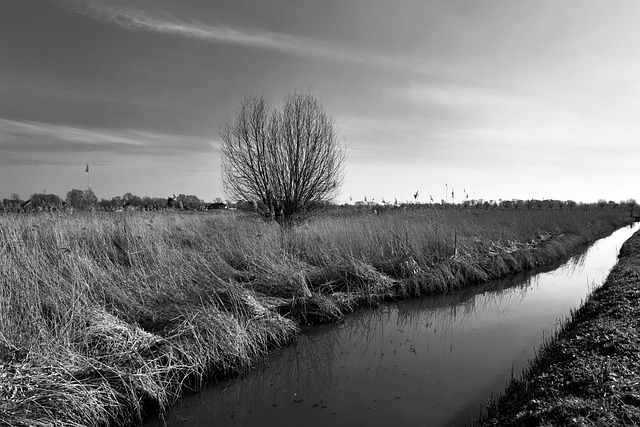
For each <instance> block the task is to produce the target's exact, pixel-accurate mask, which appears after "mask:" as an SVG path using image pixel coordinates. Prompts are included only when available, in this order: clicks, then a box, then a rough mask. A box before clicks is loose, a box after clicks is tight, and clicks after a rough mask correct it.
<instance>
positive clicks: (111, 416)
mask: <svg viewBox="0 0 640 427" xmlns="http://www.w3.org/2000/svg"><path fill="white" fill-rule="evenodd" d="M630 221H631V219H630V218H629V212H628V211H622V210H586V211H483V210H473V211H467V210H463V209H451V210H440V209H421V210H408V211H403V210H401V209H400V210H392V211H388V212H385V213H382V214H379V215H375V214H371V213H358V214H354V215H324V216H323V215H321V216H318V217H316V218H315V219H313V220H311V221H309V222H307V223H305V224H303V225H300V226H297V227H295V228H294V229H292V230H289V231H282V229H281V228H279V227H278V226H277V225H276V224H273V223H266V222H264V221H262V220H261V219H259V218H255V217H251V216H250V215H247V214H244V213H240V212H215V213H204V214H193V213H191V214H186V213H177V212H176V213H128V212H122V213H111V214H107V213H94V214H90V213H87V214H77V215H56V214H39V215H3V216H0V275H1V276H0V277H1V282H0V423H8V424H9V425H30V426H34V425H35V426H38V425H65V426H69V425H71V426H73V425H96V426H98V425H120V424H138V423H140V422H141V420H142V419H143V418H145V417H149V416H153V414H154V413H155V412H157V411H162V410H163V408H166V407H167V406H168V405H170V404H171V403H172V402H174V401H175V399H177V398H178V396H179V395H180V393H181V392H182V391H184V390H185V388H198V387H199V386H200V385H201V383H202V381H203V380H205V379H215V378H216V377H217V376H224V375H234V374H237V373H239V372H242V371H243V370H244V369H246V368H247V367H249V366H251V364H252V363H255V362H256V361H257V360H259V359H260V358H261V357H263V356H264V355H266V354H267V353H268V351H269V350H270V349H271V348H273V347H274V346H281V345H284V344H285V343H287V342H288V341H289V340H291V339H293V338H294V337H295V336H296V334H297V333H298V332H299V326H300V325H302V324H305V323H309V322H318V321H334V320H337V319H339V318H340V317H342V316H343V315H344V314H345V313H348V312H349V311H351V310H353V309H355V308H356V307H360V306H366V305H374V304H378V303H380V302H381V301H383V300H385V299H392V298H406V297H415V296H419V295H426V294H429V293H434V292H446V291H447V290H450V289H453V288H456V287H461V286H469V285H472V284H474V283H480V282H484V281H487V280H490V279H492V278H497V277H502V276H505V275H508V274H510V273H513V272H516V271H521V270H525V269H530V268H533V267H536V266H538V265H543V264H546V263H549V262H551V261H555V260H558V259H560V258H562V257H564V256H566V255H568V254H569V253H570V252H571V251H573V250H576V249H577V248H578V247H580V246H581V245H584V244H586V243H587V242H590V241H593V240H595V239H596V238H598V237H601V236H603V235H605V234H608V233H610V232H612V231H613V230H615V229H617V228H619V227H621V226H623V225H626V224H628V223H629V222H630Z"/></svg>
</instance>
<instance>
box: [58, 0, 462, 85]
mask: <svg viewBox="0 0 640 427" xmlns="http://www.w3.org/2000/svg"><path fill="white" fill-rule="evenodd" d="M67 3H69V4H71V5H72V6H73V9H74V10H76V11H78V12H80V13H84V14H86V15H89V16H91V17H92V18H94V19H97V20H100V21H105V22H111V23H113V24H116V25H119V26H121V27H124V28H128V29H131V30H138V31H150V32H156V33H164V34H173V35H177V36H180V37H185V38H193V39H198V40H202V41H206V42H213V43H227V44H236V45H241V46H246V47H252V48H258V49H268V50H274V51H279V52H283V53H288V54H292V55H299V56H305V57H314V58H320V59H330V60H337V61H343V62H350V63H353V62H356V63H361V64H363V65H367V66H369V67H371V66H377V67H385V68H394V69H403V70H407V71H411V72H413V73H415V72H416V71H422V72H433V73H439V72H442V71H443V67H442V66H441V65H439V64H435V63H432V62H429V61H425V60H422V59H420V58H415V57H412V58H407V57H404V58H401V57H399V56H385V55H380V54H374V53H371V52H366V51H363V50H358V49H353V48H350V47H347V46H344V45H339V44H335V43H328V42H325V41H321V40H315V39H308V38H304V37H299V36H296V35H293V34H285V33H279V32H272V31H256V30H252V29H249V28H241V27H235V26H234V27H232V26H228V25H224V24H220V23H204V22H199V21H198V20H196V19H194V18H190V17H189V18H187V17H177V16H173V15H169V14H167V13H164V12H162V11H159V10H157V9H154V8H151V7H149V6H146V7H134V6H132V3H131V2H126V3H118V2H111V3H109V4H104V3H103V2H102V1H101V0H84V1H81V0H67ZM449 71H451V70H449Z"/></svg>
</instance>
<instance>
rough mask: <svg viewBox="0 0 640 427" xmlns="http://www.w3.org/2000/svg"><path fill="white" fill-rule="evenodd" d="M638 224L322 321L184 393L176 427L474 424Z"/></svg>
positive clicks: (173, 420)
mask: <svg viewBox="0 0 640 427" xmlns="http://www.w3.org/2000/svg"><path fill="white" fill-rule="evenodd" d="M638 227H639V225H638V224H637V223H636V225H634V226H632V227H626V228H623V229H620V230H618V231H616V232H615V233H613V234H612V235H611V236H609V237H606V238H604V239H601V240H599V241H597V242H595V243H594V244H593V245H591V246H590V247H589V248H588V249H587V250H585V251H584V252H583V253H581V254H577V255H575V256H574V257H572V258H571V259H569V260H565V261H564V262H563V263H558V264H556V265H554V266H549V267H547V268H546V269H545V270H537V271H534V272H530V273H527V274H519V275H516V276H512V277H509V278H507V279H503V280H497V281H492V282H489V283H486V284H484V285H481V286H477V287H473V288H472V289H466V290H461V291H456V292H452V293H449V294H447V295H442V296H432V297H427V298H424V299H420V300H409V301H401V302H396V303H389V304H384V305H382V306H380V307H378V308H374V309H367V310H362V311H360V312H358V313H356V314H353V315H351V316H349V317H348V318H347V319H346V320H345V321H344V322H342V323H339V324H333V325H321V326H314V327H312V328H310V329H309V330H307V331H306V332H305V333H304V334H303V335H301V336H300V337H299V339H298V340H297V342H296V343H294V344H292V345H290V346H287V347H286V348H282V349H280V350H277V351H275V352H274V353H273V354H272V355H271V356H270V357H269V359H268V360H267V361H265V362H264V363H262V364H259V365H257V366H256V367H255V368H254V369H252V370H251V371H250V372H249V373H248V374H246V375H244V376H243V377H241V378H238V379H233V380H230V381H225V382H223V383H218V384H214V385H210V386H208V387H206V388H205V389H204V390H202V391H201V392H200V393H197V394H194V395H191V396H187V397H185V398H184V399H182V400H181V401H180V403H179V404H178V405H177V406H176V407H175V408H173V409H172V410H171V411H169V413H168V414H167V415H166V419H165V422H166V425H168V426H206V425H224V426H230V425H260V426H326V425H354V426H356V425H357V426H362V425H364V426H376V425H428V426H431V425H433V426H448V425H469V424H472V423H473V422H474V420H477V419H478V417H479V416H480V415H481V413H482V411H483V408H484V406H485V404H486V402H487V399H489V398H490V397H491V396H492V395H496V394H498V393H500V392H501V391H502V390H504V387H505V386H506V384H507V383H508V381H509V379H510V377H511V375H512V373H513V374H514V375H518V374H519V373H520V372H521V370H522V369H523V368H525V367H526V365H527V362H528V360H529V359H531V358H533V357H534V356H535V351H536V348H538V347H539V346H540V344H541V343H542V342H543V340H545V339H546V338H548V337H550V336H551V335H552V334H553V332H554V331H555V330H556V328H557V327H558V325H559V324H560V322H561V321H562V319H566V318H567V317H568V316H569V313H570V310H571V309H572V308H577V307H578V306H579V305H580V303H581V302H582V301H583V300H584V299H585V298H586V296H587V295H588V293H589V291H590V290H592V289H593V288H594V287H597V286H599V285H600V284H602V282H603V281H604V279H605V278H606V276H607V274H608V272H609V270H610V269H611V267H613V265H614V264H615V263H616V260H617V254H618V251H619V248H620V246H621V245H622V243H623V242H624V241H625V240H626V239H628V238H629V237H630V236H631V235H632V234H633V232H634V231H636V230H637V229H638ZM149 425H161V424H160V423H159V422H154V423H151V424H149Z"/></svg>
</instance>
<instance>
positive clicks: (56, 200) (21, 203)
mask: <svg viewBox="0 0 640 427" xmlns="http://www.w3.org/2000/svg"><path fill="white" fill-rule="evenodd" d="M322 205H323V206H315V208H320V210H321V211H324V212H327V211H333V213H337V214H349V213H355V212H362V211H371V212H374V213H383V212H385V211H387V210H394V209H404V210H407V209H412V210H413V209H461V208H462V209H484V210H521V211H531V210H557V211H563V210H594V209H598V210H604V209H630V210H631V211H633V209H634V207H635V206H637V202H636V200H635V199H628V200H623V201H619V202H615V201H612V200H609V201H607V200H605V199H599V200H598V201H597V202H595V203H583V202H575V201H573V200H537V199H530V200H518V199H512V200H483V199H477V200H465V201H464V202H461V203H446V202H444V201H442V202H440V203H417V202H410V203H409V202H405V203H398V202H395V203H389V202H383V203H377V202H375V201H369V202H356V203H355V204H346V203H345V204H342V205H338V204H331V203H323V204H322ZM1 208H2V210H4V211H5V212H31V211H55V210H66V209H75V210H101V211H115V210H119V209H136V210H162V209H172V208H173V209H184V210H191V211H202V210H207V209H227V208H230V209H238V210H243V211H253V212H258V213H264V212H266V211H267V208H266V207H265V206H264V204H263V203H262V202H260V201H257V202H256V201H249V200H238V201H236V202H230V201H229V200H226V201H223V200H222V199H221V198H219V197H218V198H216V199H215V200H214V201H213V202H205V201H204V200H202V199H200V198H198V197H197V196H195V195H186V194H179V195H177V196H176V195H172V196H170V197H166V198H163V197H149V196H143V197H141V196H137V195H135V194H132V193H126V194H124V195H123V196H116V197H112V198H111V199H100V200H98V198H97V197H96V195H95V194H94V193H93V191H92V190H91V189H89V190H78V189H73V190H71V191H69V192H67V195H66V197H65V198H62V197H60V196H57V195H55V194H44V193H35V194H32V195H31V197H29V198H28V199H26V200H23V199H22V198H21V197H20V196H19V195H18V194H15V193H14V194H12V195H11V197H10V198H9V199H2V206H1ZM302 215H303V216H304V213H302Z"/></svg>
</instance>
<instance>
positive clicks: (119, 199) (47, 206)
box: [1, 189, 227, 212]
mask: <svg viewBox="0 0 640 427" xmlns="http://www.w3.org/2000/svg"><path fill="white" fill-rule="evenodd" d="M226 206H227V203H224V202H223V201H222V200H221V199H220V198H217V199H216V200H215V201H213V202H209V203H207V202H205V201H204V200H202V199H200V198H198V197H197V196H195V195H187V194H179V195H177V196H176V195H172V196H169V197H149V196H144V197H140V196H136V195H135V194H132V193H126V194H124V195H123V196H116V197H112V198H111V199H100V200H98V197H96V195H95V193H94V192H93V191H92V190H91V189H88V190H78V189H73V190H71V191H69V192H67V195H66V197H64V198H62V197H60V196H58V195H56V194H44V193H35V194H32V195H31V197H29V198H27V199H26V200H25V199H22V198H21V197H20V195H18V194H16V193H14V194H12V195H11V197H10V198H9V199H2V206H1V208H2V210H4V211H5V212H7V211H8V212H31V211H58V210H68V209H75V210H102V211H114V210H119V209H140V210H160V209H168V208H177V209H186V210H204V209H223V208H225V207H226Z"/></svg>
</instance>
